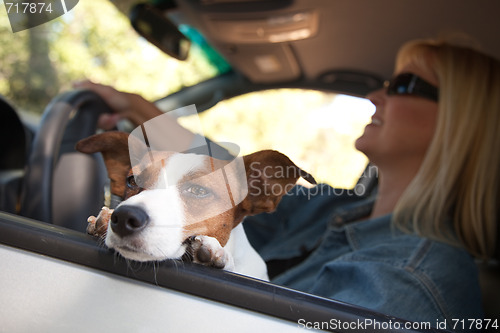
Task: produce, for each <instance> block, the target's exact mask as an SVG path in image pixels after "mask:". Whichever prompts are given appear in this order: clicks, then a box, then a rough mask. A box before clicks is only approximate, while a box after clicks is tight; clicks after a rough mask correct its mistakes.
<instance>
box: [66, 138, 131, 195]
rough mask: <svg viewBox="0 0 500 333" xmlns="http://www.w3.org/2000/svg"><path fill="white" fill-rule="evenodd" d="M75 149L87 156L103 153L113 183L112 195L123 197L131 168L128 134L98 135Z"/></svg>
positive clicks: (77, 145) (81, 142) (79, 143)
mask: <svg viewBox="0 0 500 333" xmlns="http://www.w3.org/2000/svg"><path fill="white" fill-rule="evenodd" d="M75 148H76V150H78V151H80V152H82V153H86V154H93V153H97V152H100V153H102V156H103V158H104V163H105V164H106V169H107V170H108V177H109V179H110V181H111V193H112V194H114V195H117V196H119V197H123V195H124V193H125V184H126V178H127V175H128V173H129V171H130V168H131V165H130V157H129V152H128V134H127V133H124V132H116V131H115V132H104V133H100V134H96V135H93V136H91V137H88V138H85V139H83V140H80V141H78V142H77V144H76V146H75Z"/></svg>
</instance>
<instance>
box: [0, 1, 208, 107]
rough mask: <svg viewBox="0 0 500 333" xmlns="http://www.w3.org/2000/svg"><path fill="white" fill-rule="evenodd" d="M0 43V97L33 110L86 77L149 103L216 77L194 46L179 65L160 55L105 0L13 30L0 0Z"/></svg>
mask: <svg viewBox="0 0 500 333" xmlns="http://www.w3.org/2000/svg"><path fill="white" fill-rule="evenodd" d="M128 3H130V1H128ZM128 5H129V4H127V6H128ZM120 7H123V8H122V9H124V8H125V6H123V4H120ZM0 45H1V47H0V94H1V95H3V96H5V97H7V99H9V100H10V101H11V102H12V103H13V104H14V105H15V106H16V107H17V108H20V109H21V110H24V111H31V112H35V113H41V112H42V111H43V109H44V108H45V106H46V105H47V104H48V103H49V101H50V100H51V99H52V98H53V97H55V96H56V95H57V94H58V93H60V92H63V91H66V90H70V89H71V88H72V87H71V86H72V83H73V82H75V81H78V80H83V79H86V78H88V79H91V80H93V81H96V82H100V83H104V84H110V85H113V86H114V87H116V88H117V89H120V90H124V91H130V92H135V93H138V94H141V95H143V96H144V97H146V98H148V99H150V100H154V99H158V98H161V97H164V96H166V95H168V94H170V93H172V92H174V91H177V90H179V89H181V88H182V87H183V86H190V85H194V84H196V83H197V82H199V81H201V80H204V79H206V78H208V77H211V76H214V75H215V74H216V69H215V68H214V67H213V66H212V65H211V64H210V63H209V62H208V61H206V60H205V59H204V58H203V57H202V56H201V55H200V51H199V50H197V49H196V48H193V49H192V52H191V53H190V56H189V58H188V60H187V61H185V62H181V61H178V60H175V59H173V58H170V57H169V56H167V55H165V54H163V53H162V52H161V51H159V50H158V49H157V48H156V47H154V46H153V45H151V44H149V43H148V42H147V41H145V40H144V39H143V38H142V37H140V36H139V35H138V34H137V33H136V32H135V31H134V30H133V28H132V27H131V25H130V23H129V20H128V18H127V17H126V16H125V15H124V14H123V13H122V12H120V11H119V10H118V9H117V8H116V7H115V6H114V5H113V3H112V2H110V1H108V0H92V1H80V2H79V3H78V5H77V6H76V7H75V8H74V9H73V10H71V11H70V12H68V13H67V14H65V15H63V16H62V17H60V18H58V19H56V20H53V21H51V22H48V23H46V24H43V25H41V26H38V27H35V28H32V29H28V30H25V31H21V32H17V33H12V30H11V28H10V24H9V20H8V18H7V14H6V13H5V6H4V4H3V3H2V1H1V0H0Z"/></svg>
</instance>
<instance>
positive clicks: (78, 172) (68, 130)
mask: <svg viewBox="0 0 500 333" xmlns="http://www.w3.org/2000/svg"><path fill="white" fill-rule="evenodd" d="M111 112H112V111H111V109H110V107H109V106H108V105H107V104H106V103H105V102H104V101H103V100H102V98H101V97H100V96H99V95H97V94H96V93H94V92H92V91H89V90H76V91H71V92H68V93H64V94H62V95H59V96H57V97H56V98H54V99H53V100H52V101H51V102H50V104H49V105H48V106H47V108H46V109H45V111H44V115H43V117H42V120H41V124H40V128H39V130H38V132H37V133H36V135H35V138H34V141H33V145H32V151H31V153H30V155H29V159H28V165H27V169H26V174H25V178H24V183H23V188H22V191H21V201H20V202H21V208H20V215H23V216H26V217H30V218H34V219H37V220H41V221H44V222H48V223H52V224H57V225H61V226H64V227H68V228H71V229H76V230H79V231H84V230H85V228H86V225H87V223H86V220H87V218H88V216H89V215H93V214H96V213H97V212H99V210H100V209H101V207H102V205H103V203H104V193H103V189H104V186H105V183H106V180H107V177H106V169H105V166H104V162H103V161H102V157H101V156H100V154H94V155H86V154H82V153H79V152H77V151H75V148H74V147H75V144H76V143H77V142H78V141H79V140H81V139H83V138H86V137H88V136H90V135H93V134H95V132H96V130H97V120H98V118H99V116H100V115H101V114H103V113H111Z"/></svg>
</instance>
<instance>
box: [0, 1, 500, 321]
mask: <svg viewBox="0 0 500 333" xmlns="http://www.w3.org/2000/svg"><path fill="white" fill-rule="evenodd" d="M114 2H115V3H118V2H120V1H114ZM128 3H129V2H127V4H128ZM116 5H117V6H118V7H119V8H120V9H121V10H123V11H124V12H126V13H127V15H129V17H130V20H131V26H133V27H134V29H136V30H137V31H138V33H139V34H141V35H142V36H143V37H144V38H145V39H146V40H148V41H149V42H150V43H152V44H153V45H155V46H157V47H158V48H160V49H161V50H162V51H164V52H165V53H167V54H169V55H170V56H173V57H175V58H178V59H185V58H186V56H187V51H188V49H189V43H190V40H189V38H188V37H186V34H183V33H182V31H185V30H183V29H181V28H180V27H181V26H182V25H188V26H190V27H193V28H194V29H196V30H197V31H199V32H200V33H201V34H202V35H203V36H204V38H205V39H206V41H207V42H208V43H209V44H210V46H211V47H212V48H213V49H215V50H216V51H217V52H218V53H219V54H220V55H221V56H222V57H223V58H224V59H225V60H226V61H227V63H228V64H229V65H230V70H227V71H225V72H224V73H221V74H220V75H218V76H216V77H214V78H212V79H208V80H206V81H204V82H201V83H199V84H197V85H194V86H191V87H186V88H184V89H182V90H180V91H178V92H176V93H173V94H171V95H169V96H165V97H164V98H162V99H160V100H158V101H157V105H158V106H159V107H160V108H161V109H163V110H165V111H170V110H174V109H176V108H179V107H182V106H185V105H189V104H195V105H196V106H197V109H198V112H204V111H205V110H208V109H210V108H211V107H212V106H214V105H216V104H217V103H219V102H221V101H223V100H226V99H229V98H232V97H235V96H239V95H243V94H246V93H249V92H254V91H263V90H269V89H275V88H307V89H314V90H320V91H332V92H335V93H342V94H347V95H352V96H365V95H366V94H367V93H369V92H371V91H373V90H375V89H378V88H380V87H382V85H383V82H384V81H385V80H386V79H388V78H390V77H391V75H392V71H393V62H394V57H395V54H396V51H397V50H398V48H399V46H400V45H401V44H403V43H404V42H405V41H408V40H411V39H415V38H430V37H443V38H451V39H453V40H457V41H459V42H462V43H464V44H470V43H473V44H474V45H479V46H480V47H481V49H483V50H484V51H485V52H486V53H488V54H491V55H493V56H495V57H496V58H499V59H500V43H499V42H498V36H497V32H498V31H500V21H499V20H498V18H497V16H498V13H499V12H500V2H497V1H490V0H477V1H465V0H457V1H447V0H437V1H436V0H421V1H395V0H377V1H366V0H350V1H340V0H330V1H325V0H176V1H153V2H151V3H141V4H139V5H134V6H131V5H127V6H126V5H125V2H122V3H121V4H116ZM148 24H149V25H148ZM144 27H147V28H144ZM191 42H192V41H191ZM160 84H161V83H160ZM0 112H1V113H2V115H3V120H2V121H1V122H0V243H1V245H2V246H5V247H13V248H17V249H22V250H25V251H29V252H33V253H38V254H41V255H44V256H49V257H52V258H56V259H58V260H63V261H67V262H70V263H73V264H76V265H80V266H85V267H90V268H92V269H94V270H97V271H102V272H105V273H106V274H115V275H119V276H122V277H124V278H126V279H133V280H138V281H141V282H146V283H148V284H153V285H156V286H159V287H160V288H166V289H172V290H176V291H180V292H181V293H186V294H190V295H195V296H197V297H201V298H203V299H209V300H213V301H215V302H220V303H224V304H229V305H231V306H235V307H239V308H243V309H247V310H251V311H253V312H255V313H261V314H265V315H268V316H272V317H276V318H280V319H283V320H285V321H288V322H295V323H296V322H297V320H298V319H299V318H307V320H309V321H311V322H312V321H328V320H329V319H330V318H331V317H332V316H335V317H337V318H341V319H342V320H346V321H352V320H355V319H356V318H377V319H378V320H380V321H389V320H391V319H393V318H391V317H390V316H388V315H384V314H378V313H374V312H372V311H368V310H366V309H361V308H358V307H356V306H353V305H350V304H344V303H341V302H336V301H335V300H327V299H323V298H320V297H317V296H314V295H307V294H303V293H299V292H297V291H294V290H288V289H286V288H282V287H279V286H275V285H272V284H270V283H264V282H260V281H255V280H252V279H247V278H244V277H241V276H237V275H236V274H231V273H224V272H220V271H216V270H212V269H208V268H206V267H201V266H197V265H189V264H186V265H185V266H182V267H183V268H182V269H179V266H178V264H176V263H171V262H165V263H162V264H159V265H158V266H157V267H149V268H147V267H146V269H141V270H139V271H136V270H134V269H129V266H128V264H127V263H126V262H125V261H121V260H119V259H117V257H116V256H115V255H114V254H113V253H110V252H109V251H108V250H106V249H105V248H104V247H103V246H102V245H101V244H98V242H96V241H95V240H94V239H93V238H92V237H90V236H88V235H86V234H85V228H86V225H85V223H82V221H86V220H87V217H88V216H89V215H95V214H96V213H97V212H98V211H99V210H100V208H101V207H102V205H103V203H104V202H105V200H109V198H108V197H109V193H107V192H106V191H107V190H106V189H107V188H109V184H108V182H109V181H108V179H107V177H106V169H105V167H104V163H103V161H102V158H101V157H100V156H99V155H92V156H91V155H84V154H81V153H78V152H76V151H75V149H74V146H75V144H76V142H77V141H79V140H80V139H83V138H85V137H88V136H90V135H92V134H94V133H95V132H96V130H97V120H98V117H99V115H101V114H102V113H107V112H111V110H110V109H109V107H108V106H107V105H106V104H105V103H104V101H103V100H102V99H101V98H100V97H99V96H97V95H96V94H94V93H92V92H90V91H78V90H77V91H70V92H67V93H64V94H62V95H59V96H54V99H53V101H52V102H51V103H50V104H49V105H47V106H46V108H45V111H44V115H43V117H42V119H41V122H40V124H39V125H37V126H32V125H30V124H26V123H24V122H23V121H22V120H21V118H20V117H19V115H18V111H17V110H16V106H15V105H13V104H12V103H10V102H9V101H8V100H7V99H5V98H3V97H2V96H0ZM88 179H92V180H93V181H91V182H89V181H86V180H88ZM360 181H361V182H364V183H365V186H366V187H367V188H369V189H373V188H375V187H376V183H377V180H376V179H375V178H371V179H367V178H366V177H365V178H363V179H360ZM478 267H480V272H481V273H480V279H481V288H482V291H483V302H484V308H485V312H486V317H487V318H492V319H494V318H498V314H499V313H500V301H499V300H500V293H499V289H498V284H499V282H500V268H499V265H498V262H489V263H478ZM153 270H154V272H153ZM464 287H466V286H464ZM291 304H293V306H292V305H291ZM292 308H293V309H292ZM394 320H398V319H394ZM406 331H409V330H406ZM415 331H418V330H415Z"/></svg>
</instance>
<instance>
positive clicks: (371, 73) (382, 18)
mask: <svg viewBox="0 0 500 333" xmlns="http://www.w3.org/2000/svg"><path fill="white" fill-rule="evenodd" d="M112 1H113V0H112ZM156 2H158V1H156ZM176 2H177V4H178V6H179V9H180V11H181V13H182V16H183V17H184V19H185V20H186V21H187V22H188V23H190V24H191V25H193V26H195V27H196V28H197V29H199V30H200V31H201V32H202V33H203V34H204V36H205V37H206V38H207V40H209V41H210V42H211V43H212V44H213V45H214V47H215V48H216V49H218V50H219V51H220V53H221V54H222V55H223V56H224V57H225V58H226V59H227V60H228V61H229V62H230V63H231V64H232V65H233V67H234V68H236V69H237V70H239V71H240V72H242V73H243V74H244V75H245V76H247V77H248V78H249V79H250V80H251V81H253V82H254V83H264V84H269V83H274V84H276V83H280V82H281V83H283V82H287V81H288V82H291V81H297V80H300V81H302V82H303V83H305V84H307V83H318V81H321V83H323V84H325V83H326V84H332V85H335V84H336V83H339V84H338V86H339V87H340V89H342V86H343V84H344V83H347V84H349V81H352V82H351V83H354V84H361V85H365V86H366V89H370V88H376V85H377V84H379V83H380V81H378V82H377V80H374V79H379V80H383V79H387V78H388V77H390V76H391V75H392V72H393V64H394V58H395V54H396V52H397V50H398V48H399V47H400V46H401V45H402V44H403V43H404V42H405V41H408V40H411V39H416V38H440V37H441V38H445V39H450V40H454V41H459V42H461V43H462V44H465V45H472V46H474V47H478V48H479V49H481V50H483V51H484V52H485V53H487V54H490V55H493V56H494V57H496V58H500V43H499V42H498V38H497V34H498V33H499V32H500V20H498V13H499V12H500V1H491V0H475V1H470V0H453V1H451V0H419V1H410V0H406V1H401V0H376V1H372V0H349V1H346V0H177V1H176ZM121 8H122V9H123V7H121ZM305 12H307V13H315V14H314V15H317V16H316V17H317V31H316V33H314V34H313V35H312V36H311V37H310V38H306V39H302V40H296V41H286V42H279V43H270V42H267V41H255V40H254V41H252V40H251V38H248V39H246V40H245V38H244V37H241V36H243V34H239V35H238V34H237V32H238V31H242V30H245V29H246V30H245V32H246V33H248V32H249V31H252V27H254V28H255V27H256V26H257V27H258V28H255V29H264V30H265V29H268V28H270V27H271V26H272V24H271V23H269V22H271V21H270V20H273V19H274V20H275V21H276V20H279V19H282V18H284V17H287V15H288V16H290V14H296V13H305ZM255 29H254V30H255ZM262 31H263V30H261V32H262ZM255 33H256V34H257V32H256V31H255ZM272 56H274V59H275V60H278V61H277V62H278V63H279V66H278V69H277V70H274V71H273V70H271V71H268V72H265V71H262V68H259V66H257V65H256V62H257V61H258V59H259V58H260V59H262V58H263V57H264V58H266V57H267V59H272V58H273V57H272ZM269 57H271V58H269ZM336 81H339V82H336ZM362 91H363V89H360V92H362Z"/></svg>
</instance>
